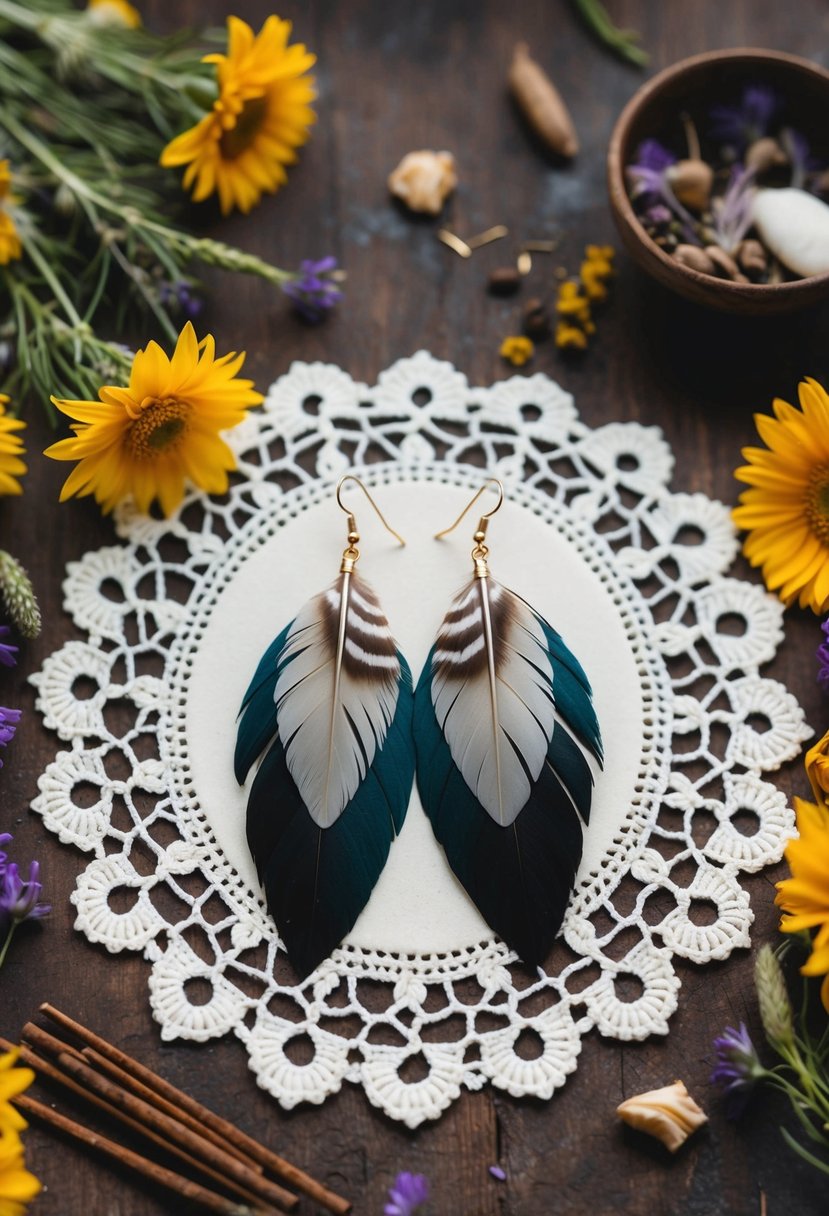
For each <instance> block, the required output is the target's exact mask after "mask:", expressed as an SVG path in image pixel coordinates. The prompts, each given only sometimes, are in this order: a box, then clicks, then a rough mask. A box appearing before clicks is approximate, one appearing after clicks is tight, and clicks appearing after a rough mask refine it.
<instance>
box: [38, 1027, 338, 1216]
mask: <svg viewBox="0 0 829 1216" xmlns="http://www.w3.org/2000/svg"><path fill="white" fill-rule="evenodd" d="M40 1009H41V1012H42V1013H44V1014H45V1015H46V1017H48V1018H49V1019H50V1020H51V1021H53V1022H55V1023H56V1024H57V1025H58V1026H61V1027H63V1029H64V1030H68V1031H69V1032H70V1034H73V1035H75V1037H76V1038H78V1039H80V1040H81V1041H82V1042H84V1043H86V1044H87V1045H88V1046H89V1047H92V1048H93V1049H94V1050H95V1051H97V1052H98V1053H99V1054H100V1055H102V1056H104V1057H105V1058H106V1059H108V1060H111V1061H112V1062H113V1063H114V1064H117V1065H119V1067H121V1068H123V1070H124V1071H125V1072H127V1073H129V1074H130V1075H131V1076H133V1077H136V1078H137V1079H138V1080H139V1081H142V1082H143V1083H144V1084H145V1085H146V1086H147V1087H148V1088H149V1089H151V1090H153V1091H154V1092H155V1093H157V1094H159V1095H160V1096H161V1097H163V1098H166V1100H167V1101H168V1102H170V1103H172V1105H173V1106H175V1107H177V1108H179V1109H180V1110H184V1111H186V1112H187V1113H188V1114H190V1115H192V1116H193V1118H195V1119H196V1120H198V1121H199V1122H200V1123H202V1124H204V1125H205V1126H207V1127H209V1128H211V1130H212V1131H214V1132H217V1133H218V1134H219V1136H222V1137H224V1138H225V1139H226V1140H227V1141H228V1143H230V1144H232V1145H234V1146H235V1147H236V1148H237V1149H240V1150H241V1152H242V1153H244V1154H245V1155H246V1156H248V1157H251V1158H253V1160H254V1161H256V1162H258V1163H259V1164H260V1165H262V1166H264V1168H265V1169H266V1170H268V1171H270V1172H271V1173H272V1174H275V1175H276V1176H277V1177H278V1178H281V1179H282V1180H283V1181H284V1182H289V1183H290V1184H291V1186H294V1187H296V1188H297V1190H299V1191H302V1192H303V1193H304V1194H305V1195H308V1196H309V1198H311V1199H313V1200H314V1201H315V1202H316V1203H318V1204H319V1205H320V1207H324V1208H326V1209H327V1210H328V1211H329V1212H333V1213H334V1214H335V1216H345V1213H347V1212H350V1211H351V1204H350V1203H349V1201H348V1200H347V1199H343V1198H342V1196H340V1195H336V1194H335V1193H334V1192H333V1191H330V1190H328V1188H327V1187H325V1186H323V1185H322V1183H320V1182H317V1181H316V1179H314V1178H311V1177H310V1176H309V1175H308V1174H306V1173H304V1171H303V1170H301V1169H299V1168H298V1167H297V1166H295V1165H291V1164H290V1162H288V1161H285V1160H284V1159H283V1158H282V1157H280V1156H278V1155H277V1154H276V1153H274V1152H272V1151H271V1150H270V1149H268V1148H265V1147H264V1145H261V1144H259V1143H258V1142H257V1141H256V1140H254V1139H253V1138H252V1137H251V1136H248V1135H247V1134H246V1133H245V1132H243V1131H241V1130H240V1129H239V1128H238V1127H236V1126H235V1125H234V1124H232V1123H228V1121H227V1120H226V1119H222V1118H221V1116H219V1115H217V1114H215V1113H214V1112H213V1111H211V1110H209V1109H208V1108H207V1107H206V1106H202V1104H201V1103H200V1102H197V1101H196V1099H195V1098H191V1097H190V1095H189V1094H185V1093H183V1092H182V1091H181V1090H180V1089H177V1088H176V1087H175V1086H174V1085H171V1084H170V1082H169V1081H165V1080H164V1078H163V1077H160V1076H158V1074H157V1073H154V1072H153V1071H152V1069H150V1068H147V1066H146V1065H145V1064H141V1063H140V1062H139V1061H138V1060H134V1059H133V1058H132V1057H131V1056H129V1055H127V1053H126V1052H124V1051H121V1050H120V1048H118V1047H115V1046H114V1045H113V1044H112V1043H109V1042H107V1040H106V1039H103V1038H101V1036H100V1035H97V1034H95V1033H94V1031H91V1030H89V1029H87V1027H85V1026H82V1025H81V1024H80V1023H79V1022H76V1021H74V1019H73V1018H70V1017H69V1016H68V1014H65V1013H62V1012H61V1010H59V1009H56V1008H55V1006H54V1005H49V1004H44V1005H41V1007H40Z"/></svg>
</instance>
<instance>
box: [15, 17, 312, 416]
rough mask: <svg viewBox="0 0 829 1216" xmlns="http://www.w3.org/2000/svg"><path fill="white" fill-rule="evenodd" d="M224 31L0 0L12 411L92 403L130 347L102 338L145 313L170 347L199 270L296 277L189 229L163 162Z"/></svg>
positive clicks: (119, 372) (126, 328) (176, 184)
mask: <svg viewBox="0 0 829 1216" xmlns="http://www.w3.org/2000/svg"><path fill="white" fill-rule="evenodd" d="M224 37H225V35H224V32H223V31H218V30H217V31H212V32H208V33H206V34H205V35H204V36H201V37H196V36H195V35H194V34H193V33H192V32H190V31H183V32H179V33H176V34H174V35H171V36H167V37H159V36H156V35H153V34H150V33H148V32H147V31H145V30H134V29H123V28H120V27H112V26H101V25H98V24H96V23H95V22H93V21H91V20H90V18H89V15H88V14H87V13H86V12H85V11H79V10H76V9H75V8H73V7H72V5H71V3H69V0H39V3H38V4H37V5H34V6H29V5H25V6H24V5H22V4H16V3H13V2H11V0H0V131H1V132H2V143H0V157H5V158H8V160H9V162H10V168H11V173H12V193H13V196H14V197H13V199H11V200H10V199H7V200H6V209H7V210H8V211H9V213H10V214H11V216H12V218H13V220H14V223H15V226H16V228H17V231H18V233H19V235H20V239H21V242H22V246H23V256H22V258H20V259H19V260H15V261H10V262H9V263H8V264H7V265H6V266H4V267H2V274H0V317H2V313H3V312H5V318H4V319H0V361H2V357H3V353H5V354H6V356H7V357H6V360H5V362H6V365H7V374H6V378H5V382H4V384H3V389H4V391H5V392H7V393H9V394H10V395H11V396H12V397H13V399H14V401H15V402H16V403H17V404H18V406H19V404H20V402H21V400H22V399H24V398H25V397H26V396H28V395H34V396H36V397H38V398H40V399H41V401H43V403H44V404H48V400H49V396H50V394H52V393H55V394H56V395H58V396H64V397H81V398H87V399H88V398H95V397H96V396H97V389H98V387H99V386H100V385H101V384H102V383H105V382H107V381H108V380H113V379H116V378H121V379H123V377H124V375H126V374H128V372H129V367H130V364H131V361H132V356H131V352H129V351H127V350H125V348H124V347H122V346H119V345H118V343H117V342H114V341H109V340H104V338H102V337H100V336H98V330H99V328H101V329H103V330H104V331H105V332H106V333H107V335H108V336H109V337H110V338H116V337H118V336H119V335H122V334H124V333H129V332H133V331H135V330H136V329H137V328H138V325H139V323H146V321H147V319H148V318H151V319H153V321H154V324H155V326H156V327H157V329H158V330H160V331H161V333H162V334H164V335H165V336H166V337H167V338H169V339H170V340H172V339H174V338H175V337H176V336H177V334H178V332H179V330H180V328H181V325H182V324H183V322H184V320H186V318H187V310H188V308H189V307H190V305H191V302H192V296H193V293H194V292H196V291H197V290H198V283H197V280H196V279H195V278H194V270H195V269H196V268H197V266H198V264H199V263H202V264H208V265H211V266H219V267H222V268H225V269H229V270H233V271H237V272H242V273H248V274H255V275H259V276H261V277H263V278H265V279H266V280H267V281H269V282H271V283H274V284H275V285H277V286H282V285H283V284H284V283H286V282H289V281H291V280H293V279H295V278H296V277H297V276H296V275H295V274H293V273H291V272H288V271H283V270H280V269H279V268H278V267H276V266H273V265H270V264H269V263H267V262H264V261H262V260H261V259H259V258H256V257H253V256H252V255H248V254H245V253H243V252H242V251H241V250H238V249H235V248H233V247H231V246H228V245H224V244H222V243H221V242H219V241H211V240H204V239H200V238H199V237H197V236H195V235H193V234H192V233H191V232H189V231H188V230H187V228H186V226H184V222H183V221H184V218H185V216H186V214H187V209H188V200H187V198H186V196H185V194H184V192H183V191H182V189H181V184H180V174H179V173H178V172H176V171H170V170H165V169H162V168H161V167H160V166H159V163H158V162H159V156H160V154H161V151H162V149H163V147H164V146H165V144H166V143H167V142H168V141H169V140H170V139H171V138H172V137H174V136H175V135H177V134H179V133H180V132H181V131H183V130H186V129H187V128H188V127H191V126H192V125H193V124H194V123H195V122H197V121H198V120H199V119H200V118H202V117H203V116H204V114H205V111H206V110H207V109H209V107H210V105H211V104H212V100H213V98H214V96H215V83H214V75H213V69H212V68H211V67H210V66H209V65H205V64H202V62H201V59H202V56H203V55H204V54H205V53H206V52H207V51H210V50H212V49H216V47H218V46H220V45H222V43H223V42H224ZM49 408H51V407H49Z"/></svg>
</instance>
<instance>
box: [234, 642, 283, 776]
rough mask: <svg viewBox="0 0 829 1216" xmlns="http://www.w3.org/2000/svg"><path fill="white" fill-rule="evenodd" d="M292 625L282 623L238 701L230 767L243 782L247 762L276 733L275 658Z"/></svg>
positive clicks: (248, 762) (259, 751)
mask: <svg viewBox="0 0 829 1216" xmlns="http://www.w3.org/2000/svg"><path fill="white" fill-rule="evenodd" d="M291 625H293V621H291V623H290V625H286V626H285V628H284V629H283V630H282V632H281V633H280V634H279V636H278V637H276V638H274V640H273V641H272V642H271V644H270V646H269V647H268V649H267V650H266V651H265V653H264V654H263V655H262V658H261V659H260V660H259V666H258V667H257V668H256V674H255V675H254V677H253V679H252V680H251V682H250V684H249V685H248V690H247V692H246V693H245V696H244V699H243V701H242V709H241V711H240V712H241V718H240V722H239V726H238V729H237V734H236V754H235V756H234V760H233V767H234V771H235V773H236V780H237V781H238V782H239V784H240V785H244V783H245V780H246V778H247V775H248V772H249V771H250V767H251V765H252V764H253V763H254V761H255V760H256V758H257V756H261V755H262V752H263V751H264V750H265V748H266V747H267V746H268V743H269V742H270V740H271V739H272V738H273V737H274V735H275V734H276V704H275V702H274V689H275V688H276V679H277V675H278V664H277V659H278V657H279V654H280V652H281V651H282V649H283V647H284V646H285V641H286V639H287V637H288V633H289V631H290V629H291Z"/></svg>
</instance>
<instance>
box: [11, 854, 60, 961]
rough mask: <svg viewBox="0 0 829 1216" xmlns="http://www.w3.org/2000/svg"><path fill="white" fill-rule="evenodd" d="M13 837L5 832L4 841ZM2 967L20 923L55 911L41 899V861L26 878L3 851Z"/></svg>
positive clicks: (39, 918) (31, 868)
mask: <svg viewBox="0 0 829 1216" xmlns="http://www.w3.org/2000/svg"><path fill="white" fill-rule="evenodd" d="M11 839H12V837H11V836H10V835H9V834H8V833H7V832H4V833H3V834H2V835H0V844H4V845H5V844H8V843H9V842H10V841H11ZM0 859H2V860H0V939H2V943H3V944H2V946H0V967H2V966H3V962H4V961H5V958H6V953H7V951H8V948H9V945H10V944H11V940H12V938H13V937H14V934H15V931H16V929H17V928H18V926H19V925H22V924H23V923H24V922H25V921H27V920H42V919H43V917H44V916H48V915H49V913H50V912H51V911H52V909H51V907H50V906H49V905H48V904H44V903H41V902H40V897H41V895H42V894H43V883H42V882H41V881H40V862H38V861H33V862H31V864H30V865H29V877H28V879H23V878H22V877H21V874H20V869H19V867H18V865H17V863H16V862H14V861H8V860H7V857H6V854H5V853H0Z"/></svg>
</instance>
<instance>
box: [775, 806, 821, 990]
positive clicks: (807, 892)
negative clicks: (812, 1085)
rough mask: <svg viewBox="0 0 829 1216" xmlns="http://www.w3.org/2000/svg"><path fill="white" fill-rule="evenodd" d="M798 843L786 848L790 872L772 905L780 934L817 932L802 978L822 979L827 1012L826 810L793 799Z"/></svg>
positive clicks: (803, 968)
mask: <svg viewBox="0 0 829 1216" xmlns="http://www.w3.org/2000/svg"><path fill="white" fill-rule="evenodd" d="M794 808H795V813H796V816H797V830H798V832H799V833H800V835H799V837H798V839H797V840H790V841H789V843H788V845H787V846H786V861H787V862H788V863H789V869H790V870H791V872H792V876H791V878H785V879H784V880H783V881H782V882H779V883H778V884H777V895H776V897H775V901H774V902H775V903H776V904H778V905H779V906H780V907H781V908H782V909H783V919H782V920H781V921H780V928H781V930H782V932H783V933H801V932H802V931H803V930H804V929H807V930H808V929H817V933H816V934H815V936H814V938H813V940H812V953H811V955H810V956H809V958H808V959H807V960H806V963H805V964H804V966H803V967H801V969H800V970H801V972H802V974H803V975H825V976H826V978H825V979H824V981H823V984H822V985H821V990H820V997H821V1000H822V1001H823V1004H824V1007H825V1008H826V1010H827V1012H829V809H827V808H826V807H825V806H818V805H816V804H815V803H812V802H804V801H803V800H802V799H801V798H795V800H794Z"/></svg>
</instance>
